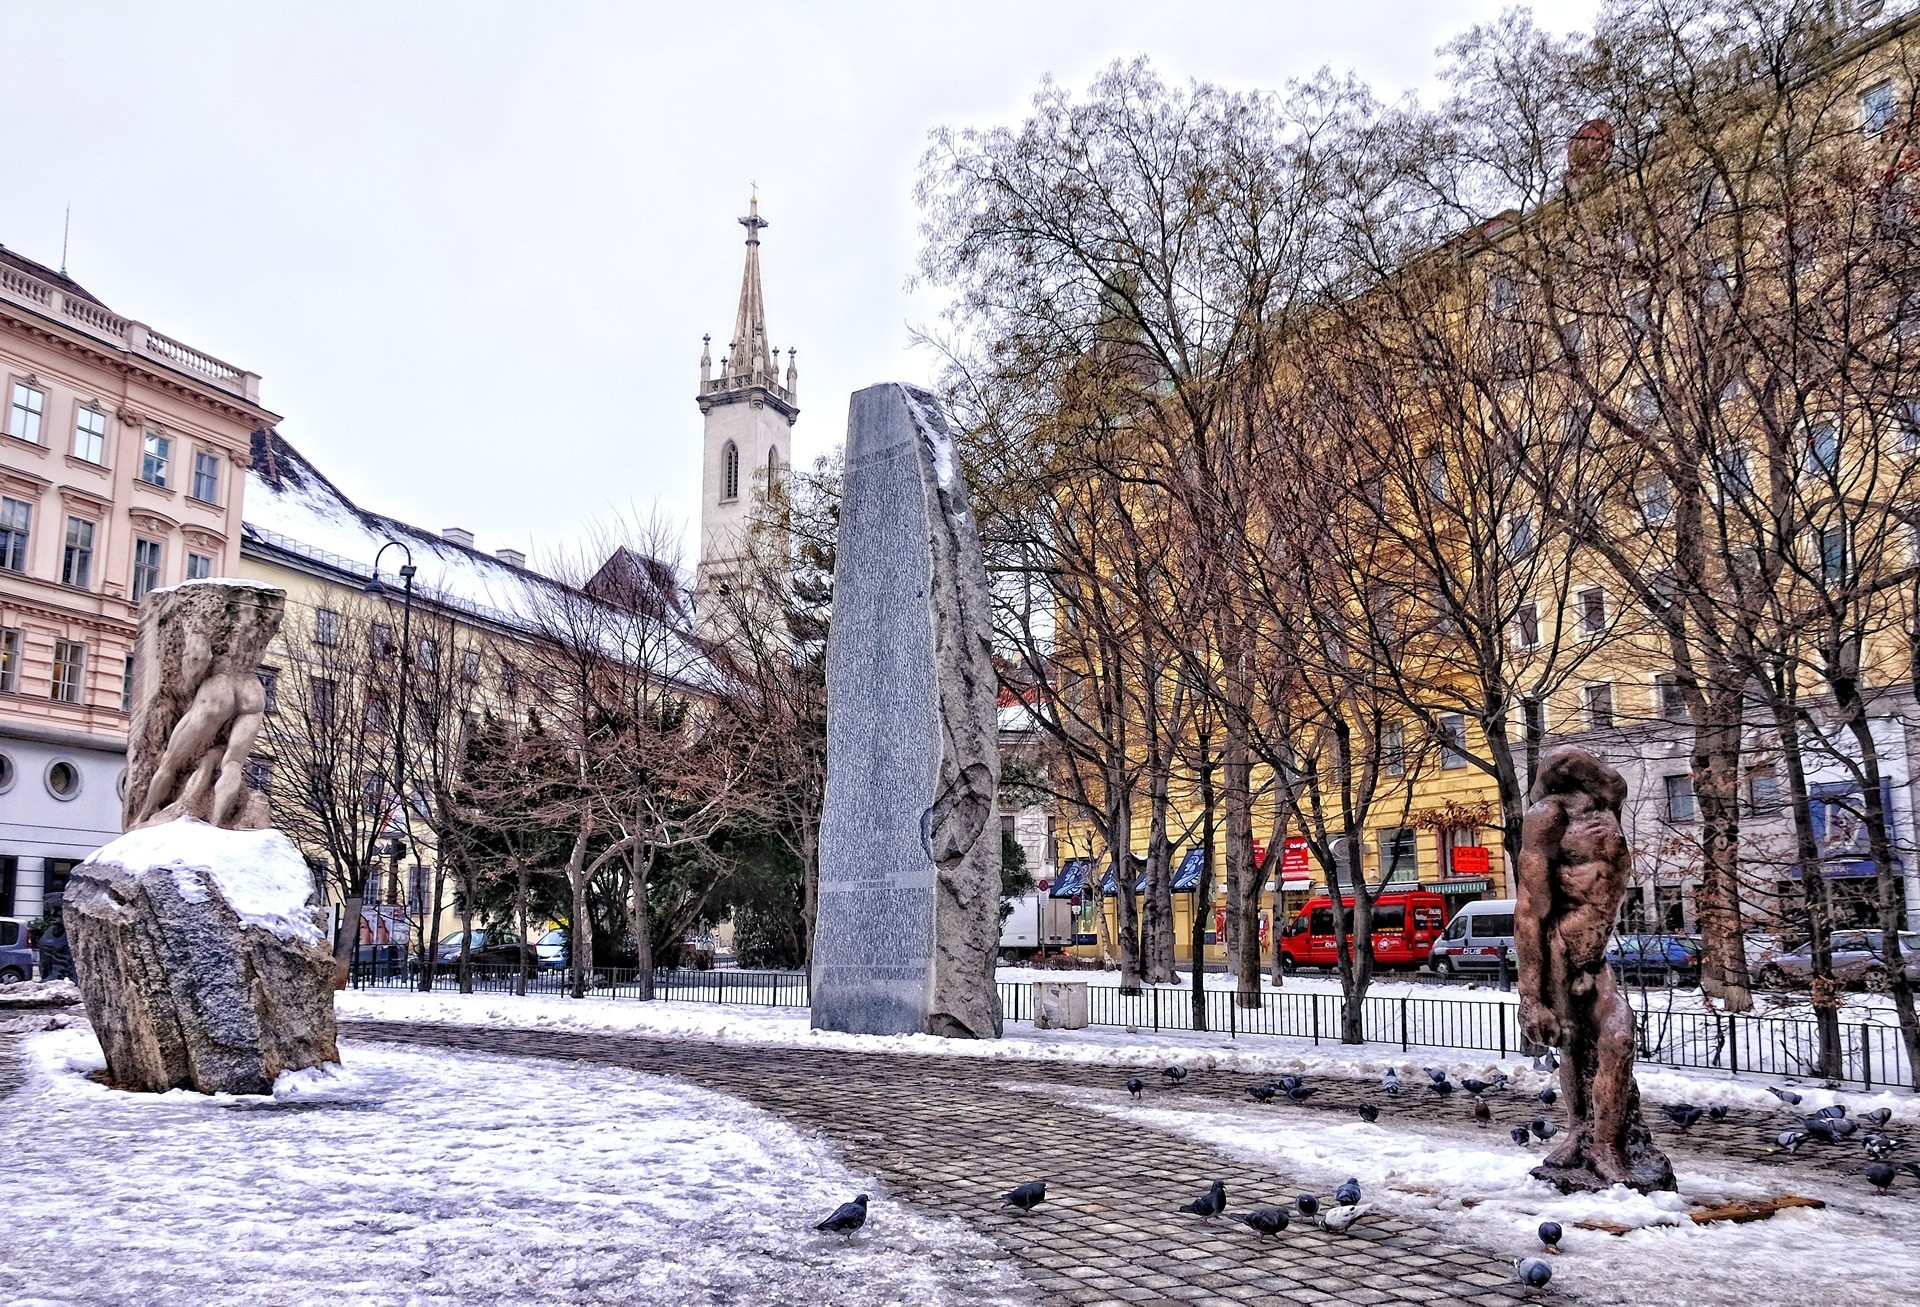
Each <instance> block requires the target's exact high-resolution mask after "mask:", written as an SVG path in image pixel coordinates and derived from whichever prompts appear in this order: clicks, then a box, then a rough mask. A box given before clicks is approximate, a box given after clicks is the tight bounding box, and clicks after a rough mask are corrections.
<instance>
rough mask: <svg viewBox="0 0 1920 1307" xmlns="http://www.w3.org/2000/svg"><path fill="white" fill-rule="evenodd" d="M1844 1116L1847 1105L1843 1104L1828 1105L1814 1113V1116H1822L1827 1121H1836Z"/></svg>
mask: <svg viewBox="0 0 1920 1307" xmlns="http://www.w3.org/2000/svg"><path fill="white" fill-rule="evenodd" d="M1846 1114H1847V1105H1846V1104H1845V1103H1829V1104H1827V1105H1826V1106H1825V1107H1823V1108H1821V1109H1820V1110H1819V1111H1817V1112H1815V1113H1814V1115H1815V1116H1824V1117H1826V1118H1827V1120H1829V1121H1838V1120H1839V1119H1840V1118H1841V1117H1843V1116H1845V1115H1846Z"/></svg>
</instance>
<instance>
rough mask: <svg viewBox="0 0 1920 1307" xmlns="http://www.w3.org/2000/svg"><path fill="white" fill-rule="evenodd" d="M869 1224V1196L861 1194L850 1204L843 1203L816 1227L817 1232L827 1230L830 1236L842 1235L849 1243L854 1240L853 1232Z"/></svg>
mask: <svg viewBox="0 0 1920 1307" xmlns="http://www.w3.org/2000/svg"><path fill="white" fill-rule="evenodd" d="M866 1223H867V1196H866V1195H865V1194H860V1195H858V1196H857V1197H855V1198H854V1200H853V1201H852V1202H850V1203H841V1204H840V1205H839V1206H838V1207H836V1208H834V1209H833V1215H832V1216H829V1217H828V1218H827V1219H826V1220H824V1221H822V1222H820V1224H818V1225H816V1226H814V1227H813V1228H814V1229H816V1230H825V1231H826V1232H827V1233H828V1234H841V1235H845V1236H846V1237H847V1240H848V1242H852V1240H853V1232H854V1231H855V1230H858V1229H859V1228H860V1227H861V1226H863V1225H865V1224H866Z"/></svg>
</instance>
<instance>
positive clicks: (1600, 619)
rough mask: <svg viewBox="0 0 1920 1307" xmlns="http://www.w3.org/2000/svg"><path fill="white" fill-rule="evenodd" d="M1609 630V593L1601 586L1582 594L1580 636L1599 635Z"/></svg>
mask: <svg viewBox="0 0 1920 1307" xmlns="http://www.w3.org/2000/svg"><path fill="white" fill-rule="evenodd" d="M1606 629H1607V592H1606V591H1605V590H1602V589H1601V588H1600V587H1599V586H1594V587H1593V588H1592V589H1591V590H1582V591H1581V592H1580V634H1582V635H1599V634H1600V633H1601V632H1603V631H1605V630H1606Z"/></svg>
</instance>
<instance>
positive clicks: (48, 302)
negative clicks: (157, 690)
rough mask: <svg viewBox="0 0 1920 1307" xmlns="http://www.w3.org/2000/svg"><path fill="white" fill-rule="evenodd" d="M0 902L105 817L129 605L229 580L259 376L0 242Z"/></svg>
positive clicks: (118, 738) (63, 865) (32, 883)
mask: <svg viewBox="0 0 1920 1307" xmlns="http://www.w3.org/2000/svg"><path fill="white" fill-rule="evenodd" d="M0 387H4V390H0V404H4V405H5V408H4V412H3V413H0V917H18V918H26V919H32V918H34V917H37V916H39V915H40V914H41V912H42V911H43V910H44V906H45V900H46V898H47V896H49V895H50V894H55V893H58V892H59V890H60V888H61V887H62V886H63V884H64V882H65V877H66V873H67V871H68V869H69V868H71V867H72V866H73V865H74V864H75V863H76V862H77V861H79V860H81V859H83V858H85V857H86V856H87V854H89V853H91V852H92V851H93V850H94V849H95V848H97V847H98V846H99V845H101V844H103V843H105V842H106V841H107V840H109V839H112V838H113V837H114V836H115V835H117V834H119V832H120V787H121V785H122V783H123V777H124V773H125V761H126V747H127V746H126V738H127V707H128V704H127V695H128V689H129V685H130V681H131V670H130V665H131V662H132V656H133V634H134V619H135V615H136V612H137V610H138V607H139V603H140V598H141V596H142V595H144V594H145V593H146V592H147V591H149V590H152V589H155V588H157V587H160V586H167V585H173V584H176V583H178V582H180V581H185V580H188V579H190V578H194V577H204V576H232V575H234V574H236V572H237V571H238V566H239V561H240V534H241V530H240V524H241V499H242V492H243V490H244V488H245V484H246V468H247V463H248V446H249V441H250V438H251V436H252V434H253V432H255V431H256V430H260V429H262V428H263V427H270V426H272V425H273V423H274V422H275V421H276V417H275V415H274V414H272V413H270V412H268V411H267V410H266V409H264V408H262V407H261V406H260V399H259V395H260V378H259V377H258V376H257V375H255V374H254V373H251V372H248V371H246V370H244V369H242V368H239V367H236V366H234V365H233V364H230V363H225V362H222V361H221V360H219V359H217V358H214V357H213V356H212V355H210V354H207V353H205V352H204V351H202V350H198V349H195V348H193V347H192V346H190V345H187V344H185V343H183V342H181V341H178V340H175V339H173V338H172V337H170V336H166V335H162V334H161V333H160V332H158V331H155V330H153V329H152V328H150V327H148V326H147V325H146V324H145V323H142V322H136V321H134V320H132V319H130V318H126V317H122V316H121V315H119V314H117V313H115V312H113V310H111V309H110V308H108V307H107V306H106V305H105V304H104V303H102V302H101V301H100V300H99V299H98V298H96V297H95V296H94V295H93V294H92V293H90V292H89V291H87V290H86V289H85V288H84V287H82V286H81V285H79V284H78V283H77V282H75V281H73V280H72V279H71V278H69V277H67V276H65V275H63V274H62V273H59V272H55V271H53V270H52V269H50V268H46V267H42V266H41V265H40V264H37V263H34V262H33V261H31V260H29V259H25V258H22V257H20V256H19V255H17V254H15V253H13V252H12V251H10V250H7V249H5V248H4V247H0Z"/></svg>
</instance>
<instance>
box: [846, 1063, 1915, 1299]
mask: <svg viewBox="0 0 1920 1307" xmlns="http://www.w3.org/2000/svg"><path fill="white" fill-rule="evenodd" d="M1548 1057H1549V1059H1551V1057H1552V1055H1551V1054H1549V1055H1548ZM1536 1066H1539V1068H1540V1069H1542V1070H1552V1069H1553V1061H1551V1060H1550V1061H1548V1062H1546V1064H1545V1065H1541V1064H1540V1063H1539V1062H1538V1061H1537V1062H1536ZM1421 1069H1422V1070H1423V1071H1424V1072H1425V1073H1426V1076H1427V1085H1426V1088H1427V1092H1429V1093H1432V1094H1436V1095H1439V1096H1440V1097H1442V1098H1445V1097H1447V1096H1448V1095H1451V1094H1452V1093H1454V1091H1455V1090H1456V1089H1463V1090H1465V1091H1466V1092H1467V1094H1468V1095H1469V1096H1470V1097H1471V1099H1472V1106H1471V1107H1470V1108H1469V1109H1468V1115H1469V1116H1470V1117H1471V1118H1472V1119H1473V1121H1474V1122H1475V1123H1476V1124H1478V1125H1481V1126H1485V1125H1487V1124H1488V1123H1490V1122H1491V1121H1492V1119H1493V1111H1492V1108H1491V1107H1489V1106H1488V1104H1487V1101H1486V1097H1485V1096H1486V1095H1487V1094H1490V1093H1493V1092H1496V1091H1499V1090H1504V1089H1506V1088H1508V1084H1509V1082H1508V1080H1507V1077H1506V1076H1504V1075H1498V1074H1496V1075H1495V1076H1494V1077H1493V1078H1492V1079H1491V1080H1479V1079H1476V1078H1474V1077H1472V1076H1462V1077H1461V1078H1460V1079H1459V1081H1458V1082H1455V1081H1454V1080H1453V1079H1452V1077H1451V1076H1449V1075H1448V1073H1447V1072H1446V1071H1445V1070H1444V1069H1442V1068H1440V1067H1431V1066H1430V1067H1423V1068H1421ZM1160 1074H1161V1075H1162V1076H1164V1077H1165V1078H1166V1081H1167V1083H1168V1085H1169V1086H1175V1087H1177V1086H1179V1085H1180V1084H1182V1083H1183V1082H1184V1081H1185V1080H1186V1078H1187V1069H1186V1068H1185V1067H1183V1066H1181V1065H1179V1064H1178V1063H1175V1064H1174V1065H1172V1066H1168V1067H1166V1068H1164V1069H1163V1070H1162V1071H1161V1073H1160ZM1126 1083H1127V1093H1128V1094H1130V1095H1131V1096H1132V1097H1133V1098H1134V1099H1135V1100H1136V1101H1137V1100H1138V1099H1139V1098H1140V1096H1141V1094H1142V1093H1144V1092H1145V1090H1146V1087H1147V1084H1146V1081H1144V1080H1142V1079H1141V1078H1140V1077H1139V1076H1129V1077H1128V1078H1127V1082H1126ZM1380 1089H1381V1092H1383V1093H1385V1094H1387V1095H1388V1096H1389V1097H1394V1098H1397V1097H1399V1096H1400V1095H1401V1094H1403V1093H1405V1092H1406V1085H1405V1084H1404V1083H1403V1082H1402V1081H1401V1079H1400V1076H1399V1073H1398V1072H1396V1071H1391V1070H1390V1071H1388V1072H1387V1073H1386V1075H1384V1076H1382V1077H1381V1078H1380ZM1318 1092H1319V1086H1317V1085H1309V1084H1308V1083H1307V1082H1306V1079H1305V1077H1303V1076H1297V1075H1284V1076H1281V1077H1279V1078H1278V1079H1276V1080H1270V1081H1263V1082H1261V1083H1259V1084H1255V1085H1249V1086H1247V1096H1248V1097H1249V1098H1251V1099H1253V1101H1254V1102H1256V1103H1272V1102H1274V1101H1275V1100H1276V1099H1284V1100H1286V1101H1288V1102H1293V1103H1304V1102H1306V1101H1307V1100H1308V1099H1309V1098H1312V1097H1313V1096H1314V1095H1315V1094H1316V1093H1318ZM1767 1092H1769V1093H1771V1094H1772V1095H1774V1097H1776V1098H1778V1099H1780V1101H1781V1102H1783V1103H1785V1104H1786V1105H1787V1106H1788V1107H1798V1106H1799V1105H1800V1103H1801V1101H1802V1100H1801V1096H1800V1095H1799V1094H1796V1093H1794V1092H1793V1091H1792V1090H1790V1089H1777V1088H1774V1087H1772V1086H1769V1087H1768V1091H1767ZM1534 1097H1535V1099H1536V1101H1538V1102H1539V1104H1540V1106H1541V1108H1542V1109H1543V1110H1545V1109H1551V1108H1552V1107H1553V1105H1554V1103H1555V1102H1556V1101H1558V1099H1559V1094H1558V1092H1557V1091H1556V1090H1555V1089H1554V1088H1553V1087H1552V1086H1551V1085H1549V1086H1548V1087H1547V1088H1545V1089H1542V1090H1541V1091H1540V1092H1539V1093H1538V1094H1536V1095H1534ZM1660 1111H1661V1113H1662V1115H1664V1116H1665V1117H1666V1118H1667V1120H1668V1121H1670V1122H1672V1123H1673V1127H1674V1130H1675V1131H1676V1133H1680V1134H1685V1133H1686V1132H1688V1131H1689V1130H1691V1129H1692V1128H1693V1127H1694V1126H1695V1125H1696V1124H1698V1123H1699V1122H1700V1121H1701V1120H1702V1119H1705V1120H1709V1121H1723V1120H1725V1119H1726V1117H1727V1109H1726V1108H1725V1107H1719V1106H1714V1107H1696V1106H1694V1105H1693V1104H1692V1103H1667V1104H1663V1105H1662V1106H1661V1108H1660ZM1359 1112H1360V1117H1361V1119H1362V1120H1364V1121H1367V1122H1373V1121H1375V1120H1378V1119H1379V1116H1380V1109H1379V1108H1378V1107H1377V1106H1375V1105H1374V1104H1372V1103H1361V1104H1360V1106H1359ZM1892 1118H1893V1112H1892V1110H1891V1109H1889V1108H1885V1107H1880V1108H1875V1109H1874V1110H1872V1111H1870V1112H1861V1113H1859V1114H1858V1115H1852V1116H1850V1115H1848V1112H1847V1108H1846V1105H1845V1104H1843V1103H1835V1104H1833V1105H1832V1106H1830V1107H1823V1108H1819V1109H1818V1110H1816V1111H1814V1112H1812V1113H1810V1114H1808V1115H1805V1116H1799V1117H1797V1118H1796V1119H1797V1121H1798V1122H1799V1124H1798V1125H1797V1126H1796V1127H1795V1128H1794V1129H1791V1130H1787V1131H1785V1132H1783V1133H1782V1134H1781V1135H1780V1136H1779V1138H1778V1140H1777V1141H1776V1142H1777V1144H1778V1146H1779V1147H1780V1148H1781V1149H1784V1150H1785V1151H1786V1152H1789V1153H1793V1152H1797V1151H1798V1150H1799V1148H1800V1146H1801V1145H1802V1144H1805V1143H1807V1142H1808V1141H1809V1140H1813V1141H1817V1142H1820V1143H1825V1144H1838V1143H1840V1142H1842V1141H1843V1140H1846V1139H1850V1138H1852V1137H1853V1136H1854V1135H1855V1134H1856V1133H1859V1132H1860V1131H1862V1130H1865V1131H1867V1133H1866V1134H1865V1135H1863V1136H1862V1138H1861V1142H1862V1143H1863V1144H1864V1145H1865V1146H1866V1150H1867V1156H1868V1158H1869V1159H1870V1162H1869V1165H1868V1167H1867V1170H1866V1177H1867V1180H1868V1182H1869V1183H1871V1184H1872V1185H1873V1186H1874V1188H1876V1189H1879V1190H1882V1191H1883V1192H1884V1191H1885V1190H1886V1189H1888V1188H1889V1187H1891V1186H1892V1184H1893V1182H1894V1181H1895V1180H1896V1179H1897V1178H1898V1177H1899V1175H1900V1173H1901V1172H1907V1173H1909V1174H1911V1175H1913V1176H1914V1177H1915V1178H1916V1179H1920V1162H1901V1163H1898V1164H1897V1165H1896V1164H1894V1163H1892V1162H1890V1161H1889V1158H1890V1157H1891V1156H1892V1154H1893V1153H1894V1151H1895V1150H1897V1149H1900V1148H1904V1147H1905V1146H1906V1141H1905V1140H1904V1139H1901V1138H1899V1137H1897V1136H1893V1135H1889V1134H1887V1133H1885V1131H1886V1127H1887V1124H1888V1122H1889V1121H1891V1120H1892ZM1559 1132H1560V1127H1559V1126H1557V1125H1555V1124H1554V1123H1553V1122H1552V1121H1550V1120H1548V1119H1547V1118H1546V1116H1545V1115H1540V1116H1536V1117H1534V1118H1533V1120H1532V1121H1530V1122H1528V1123H1527V1124H1524V1125H1515V1126H1514V1127H1513V1128H1512V1129H1511V1130H1510V1131H1509V1132H1508V1133H1509V1135H1510V1136H1511V1137H1512V1139H1513V1141H1514V1143H1516V1144H1519V1145H1521V1146H1523V1147H1528V1148H1530V1147H1532V1146H1533V1144H1534V1143H1535V1142H1536V1141H1538V1142H1541V1143H1544V1142H1546V1141H1547V1140H1549V1139H1552V1138H1553V1137H1554V1136H1555V1135H1556V1134H1558V1133H1559ZM1046 1197H1047V1182H1046V1181H1045V1180H1032V1181H1029V1182H1028V1183H1026V1184H1023V1185H1019V1186H1017V1187H1016V1188H1014V1189H1012V1190H1010V1191H1009V1192H1008V1193H1007V1194H1006V1195H1005V1203H1004V1205H1005V1206H1008V1207H1012V1208H1015V1209H1017V1210H1018V1211H1019V1212H1020V1213H1021V1214H1022V1215H1023V1216H1024V1215H1026V1214H1027V1213H1030V1212H1032V1211H1033V1209H1034V1208H1036V1207H1038V1206H1039V1205H1040V1204H1041V1203H1042V1202H1044V1201H1046ZM1179 1210H1180V1212H1182V1213H1184V1214H1187V1215H1192V1216H1198V1217H1200V1218H1201V1219H1202V1220H1205V1221H1211V1220H1214V1219H1215V1218H1217V1217H1220V1216H1223V1215H1226V1210H1227V1186H1226V1183H1225V1182H1224V1181H1221V1180H1215V1181H1214V1182H1213V1184H1212V1185H1211V1186H1210V1187H1209V1188H1208V1189H1207V1191H1206V1192H1205V1193H1203V1194H1201V1195H1200V1196H1199V1197H1198V1198H1195V1199H1194V1200H1193V1201H1191V1202H1189V1203H1187V1204H1185V1205H1184V1206H1182V1207H1181V1208H1180V1209H1179ZM1372 1210H1373V1204H1372V1203H1368V1202H1363V1201H1361V1193H1360V1181H1359V1180H1358V1179H1349V1180H1347V1181H1346V1182H1345V1183H1344V1184H1342V1185H1341V1186H1340V1187H1339V1188H1337V1189H1335V1190H1334V1191H1333V1201H1332V1203H1331V1204H1330V1205H1329V1204H1325V1203H1323V1202H1322V1201H1321V1199H1320V1197H1319V1195H1317V1194H1300V1195H1298V1196H1297V1197H1296V1198H1295V1199H1294V1200H1293V1202H1292V1204H1291V1205H1290V1206H1277V1207H1255V1208H1252V1209H1250V1210H1248V1211H1246V1212H1242V1213H1235V1214H1233V1215H1231V1216H1227V1219H1228V1220H1230V1221H1238V1222H1239V1223H1240V1224H1242V1225H1244V1226H1246V1227H1247V1228H1248V1229H1250V1230H1253V1231H1254V1232H1255V1233H1257V1234H1260V1235H1262V1236H1265V1237H1267V1238H1274V1237H1277V1236H1278V1235H1280V1234H1282V1233H1284V1232H1285V1231H1286V1229H1287V1227H1288V1226H1289V1225H1291V1224H1292V1223H1293V1221H1294V1219H1295V1216H1296V1215H1297V1216H1298V1217H1299V1218H1300V1219H1302V1220H1306V1221H1311V1222H1312V1223H1313V1224H1314V1225H1316V1226H1318V1227H1319V1228H1320V1229H1322V1230H1326V1231H1328V1232H1330V1233H1333V1234H1345V1233H1346V1232H1347V1231H1348V1230H1350V1229H1352V1228H1353V1225H1354V1223H1355V1222H1357V1221H1358V1220H1360V1218H1361V1217H1363V1216H1365V1215H1366V1214H1367V1213H1368V1212H1370V1211H1372ZM866 1220H867V1195H866V1194H861V1195H860V1196H859V1197H857V1198H855V1199H854V1200H853V1201H852V1202H850V1203H842V1204H841V1205H840V1206H839V1207H837V1208H835V1209H834V1212H833V1215H831V1216H829V1217H828V1218H827V1219H826V1220H824V1221H822V1222H820V1224H819V1227H818V1228H819V1229H821V1230H824V1231H827V1232H829V1233H832V1234H840V1235H844V1236H846V1237H848V1238H851V1237H852V1235H853V1232H854V1231H856V1230H858V1229H859V1228H860V1227H861V1226H863V1225H865V1224H866ZM1539 1237H1540V1245H1541V1248H1542V1250H1543V1251H1545V1252H1548V1253H1557V1252H1559V1251H1560V1238H1561V1229H1560V1226H1559V1224H1558V1223H1557V1222H1555V1221H1543V1222H1541V1224H1540V1229H1539ZM1513 1269H1514V1278H1515V1279H1517V1280H1519V1282H1520V1283H1521V1284H1523V1285H1525V1286H1526V1287H1527V1288H1529V1289H1532V1290H1535V1291H1538V1290H1542V1289H1545V1288H1546V1287H1547V1285H1548V1283H1549V1282H1551V1281H1552V1279H1553V1266H1552V1265H1551V1264H1550V1263H1549V1262H1547V1261H1546V1260H1545V1259H1544V1258H1541V1257H1537V1256H1536V1257H1522V1258H1520V1259H1519V1260H1518V1261H1516V1262H1515V1263H1514V1265H1513Z"/></svg>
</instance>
